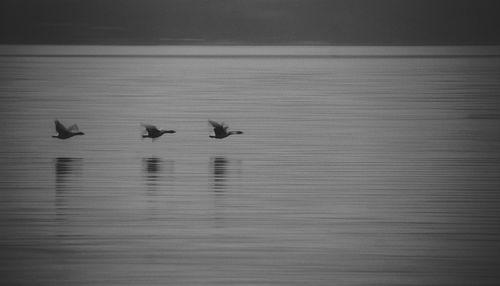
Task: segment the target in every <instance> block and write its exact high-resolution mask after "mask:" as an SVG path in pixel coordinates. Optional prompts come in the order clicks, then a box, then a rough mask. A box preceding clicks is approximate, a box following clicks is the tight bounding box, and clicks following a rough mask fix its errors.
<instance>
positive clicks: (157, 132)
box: [142, 124, 175, 140]
mask: <svg viewBox="0 0 500 286" xmlns="http://www.w3.org/2000/svg"><path fill="white" fill-rule="evenodd" d="M142 126H143V127H144V128H145V129H146V132H147V133H143V134H142V138H151V139H153V140H154V139H156V138H158V137H160V136H162V135H163V134H165V133H175V130H162V129H158V128H157V127H156V126H154V125H151V124H142Z"/></svg>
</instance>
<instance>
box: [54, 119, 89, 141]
mask: <svg viewBox="0 0 500 286" xmlns="http://www.w3.org/2000/svg"><path fill="white" fill-rule="evenodd" d="M54 123H55V124H56V131H57V135H54V136H52V137H53V138H59V139H68V138H71V137H73V136H75V135H84V133H83V132H80V131H79V130H78V126H77V125H76V124H73V125H71V126H70V127H68V128H66V127H64V125H63V124H62V123H61V122H59V120H57V119H56V120H55V121H54Z"/></svg>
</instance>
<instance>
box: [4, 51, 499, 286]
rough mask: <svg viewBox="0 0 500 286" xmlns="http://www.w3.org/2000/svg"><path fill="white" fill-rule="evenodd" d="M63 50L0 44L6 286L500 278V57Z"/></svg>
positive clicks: (479, 281)
mask: <svg viewBox="0 0 500 286" xmlns="http://www.w3.org/2000/svg"><path fill="white" fill-rule="evenodd" d="M35 48H36V47H35ZM49 48H50V47H49ZM49 48H48V47H42V50H40V47H38V48H36V49H35V51H37V52H33V49H34V47H25V49H27V50H28V52H25V50H19V49H18V50H16V51H17V52H16V53H12V52H10V54H9V55H5V54H4V56H2V57H0V82H1V85H0V114H1V124H0V132H1V134H3V136H1V137H0V146H1V148H0V175H1V181H0V189H1V193H0V196H1V200H0V212H1V215H0V251H1V253H2V256H1V259H0V265H1V267H0V269H1V270H0V272H1V277H2V280H3V282H5V283H6V284H10V285H127V284H128V285H496V284H497V283H498V281H499V280H500V277H499V275H498V273H497V265H498V264H497V262H498V255H497V253H498V251H499V249H500V247H499V246H500V245H499V244H500V232H499V231H498V225H499V223H500V208H499V206H500V194H499V192H498V190H499V187H500V176H498V171H499V168H498V167H499V164H500V163H499V162H500V131H499V130H500V129H499V128H498V126H499V125H498V124H499V123H500V122H499V121H500V98H499V92H500V82H499V81H498V78H499V75H500V57H498V56H495V53H492V52H491V50H488V51H487V52H485V51H484V50H483V49H479V50H474V49H471V48H467V49H466V50H467V51H465V52H464V50H463V49H460V48H458V49H457V48H455V49H451V48H446V49H445V48H443V47H441V48H439V49H437V50H435V49H434V50H433V49H431V48H428V47H427V48H425V49H422V48H414V49H412V48H394V47H378V48H376V49H374V48H369V47H368V48H360V47H356V48H354V49H349V48H348V47H342V48H332V47H296V48H294V47H267V48H266V47H254V48H252V47H189V49H187V50H186V49H179V48H175V49H173V50H172V48H171V47H163V48H162V47H155V48H151V47H146V48H142V47H116V52H115V53H114V52H113V51H114V49H115V48H112V47H57V49H56V50H52V49H49ZM30 49H31V50H30ZM37 49H38V50H37ZM75 49H76V50H75ZM20 51H23V52H20ZM40 51H42V52H40ZM47 51H49V52H47ZM55 51H57V52H55ZM23 53H24V54H23ZM7 54H8V53H7ZM82 55H84V56H82ZM116 55H119V56H116ZM283 55H286V56H283ZM55 118H58V119H59V120H61V121H62V122H63V123H65V124H67V125H71V124H73V123H78V125H79V127H80V129H81V130H82V131H84V132H85V133H86V134H85V135H84V136H80V137H76V138H71V139H68V140H57V139H54V138H51V135H53V133H54V127H53V120H54V119H55ZM208 119H213V120H220V121H225V122H226V123H228V124H229V126H230V128H232V129H234V130H242V131H244V132H245V134H243V135H235V136H231V137H229V138H226V139H224V140H215V139H212V138H209V137H208V135H209V131H210V129H209V125H208V123H207V120H208ZM141 122H143V123H152V124H157V125H158V126H159V127H163V128H168V129H175V130H177V133H176V134H166V135H164V136H163V137H162V138H160V139H158V140H156V141H155V142H152V141H151V140H146V139H144V140H142V139H141V138H140V132H141V130H140V123H141Z"/></svg>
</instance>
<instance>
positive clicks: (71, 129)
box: [68, 124, 79, 132]
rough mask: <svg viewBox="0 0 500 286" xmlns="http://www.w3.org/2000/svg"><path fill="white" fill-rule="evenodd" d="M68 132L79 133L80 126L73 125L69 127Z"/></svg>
mask: <svg viewBox="0 0 500 286" xmlns="http://www.w3.org/2000/svg"><path fill="white" fill-rule="evenodd" d="M68 131H74V132H78V131H79V130H78V125H76V124H73V125H71V126H70V127H68Z"/></svg>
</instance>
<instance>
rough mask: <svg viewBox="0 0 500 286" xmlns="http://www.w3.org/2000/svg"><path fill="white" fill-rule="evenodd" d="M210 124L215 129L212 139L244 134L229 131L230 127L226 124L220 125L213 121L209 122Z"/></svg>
mask: <svg viewBox="0 0 500 286" xmlns="http://www.w3.org/2000/svg"><path fill="white" fill-rule="evenodd" d="M208 122H209V123H210V124H211V125H212V127H213V128H214V135H209V136H210V138H216V139H222V138H226V137H227V136H229V135H233V134H243V132H242V131H227V129H228V128H229V126H227V125H225V124H224V122H221V123H218V122H215V121H213V120H208Z"/></svg>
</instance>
